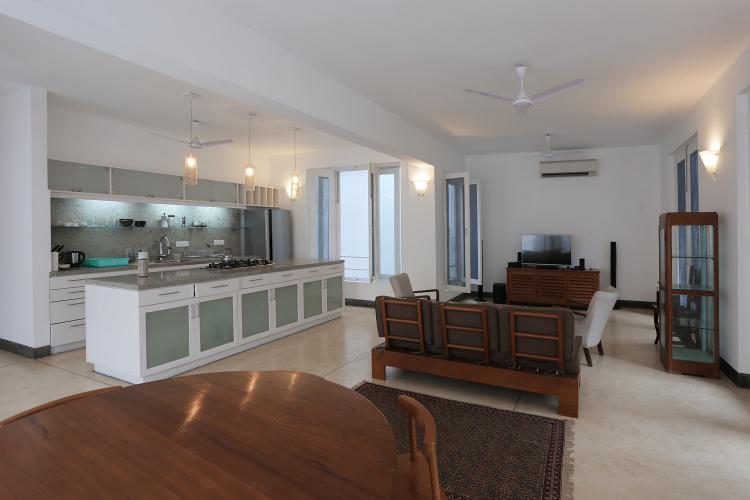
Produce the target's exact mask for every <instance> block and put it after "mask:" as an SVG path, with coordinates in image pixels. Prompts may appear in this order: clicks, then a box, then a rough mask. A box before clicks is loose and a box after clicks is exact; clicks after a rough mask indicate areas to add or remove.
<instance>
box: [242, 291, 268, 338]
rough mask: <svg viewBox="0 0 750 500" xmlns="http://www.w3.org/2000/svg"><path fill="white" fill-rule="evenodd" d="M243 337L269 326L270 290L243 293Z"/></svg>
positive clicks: (256, 333)
mask: <svg viewBox="0 0 750 500" xmlns="http://www.w3.org/2000/svg"><path fill="white" fill-rule="evenodd" d="M241 300H242V338H243V339H246V338H248V337H252V336H253V335H258V334H259V333H265V332H267V331H268V330H269V329H270V328H269V309H268V290H258V291H257V292H250V293H245V294H242V295H241Z"/></svg>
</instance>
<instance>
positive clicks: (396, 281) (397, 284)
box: [388, 273, 440, 302]
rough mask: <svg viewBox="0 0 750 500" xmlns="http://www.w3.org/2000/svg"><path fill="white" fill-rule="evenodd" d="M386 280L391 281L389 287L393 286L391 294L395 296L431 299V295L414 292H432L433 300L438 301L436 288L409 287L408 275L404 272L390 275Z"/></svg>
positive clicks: (438, 295) (438, 296) (438, 292)
mask: <svg viewBox="0 0 750 500" xmlns="http://www.w3.org/2000/svg"><path fill="white" fill-rule="evenodd" d="M388 281H390V283H391V288H393V295H394V296H395V297H399V298H402V299H403V298H412V297H418V298H424V299H429V300H432V297H430V296H429V295H416V294H418V293H421V294H426V293H434V294H435V302H440V291H439V290H438V289H437V288H428V289H426V290H414V289H413V288H412V287H411V280H410V279H409V275H408V274H406V273H401V274H396V275H395V276H391V277H390V278H389V279H388Z"/></svg>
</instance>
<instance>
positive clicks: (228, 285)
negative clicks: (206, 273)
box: [195, 278, 240, 297]
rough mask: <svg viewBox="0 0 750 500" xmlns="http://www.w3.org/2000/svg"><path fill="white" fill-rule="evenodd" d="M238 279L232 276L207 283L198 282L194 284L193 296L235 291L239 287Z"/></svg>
mask: <svg viewBox="0 0 750 500" xmlns="http://www.w3.org/2000/svg"><path fill="white" fill-rule="evenodd" d="M239 285H240V283H239V280H238V279H236V278H233V279H231V280H221V281H209V282H207V283H198V284H196V285H195V296H196V297H207V296H209V295H217V294H220V293H231V292H236V291H237V290H239V288H240V286H239Z"/></svg>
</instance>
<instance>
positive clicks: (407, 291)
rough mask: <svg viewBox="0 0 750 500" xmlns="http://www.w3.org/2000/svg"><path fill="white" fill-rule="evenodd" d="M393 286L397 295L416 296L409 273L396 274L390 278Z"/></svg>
mask: <svg viewBox="0 0 750 500" xmlns="http://www.w3.org/2000/svg"><path fill="white" fill-rule="evenodd" d="M388 281H390V282H391V288H393V295H394V296H396V297H414V289H413V288H412V286H411V281H410V280H409V275H408V274H406V273H401V274H396V275H394V276H391V277H390V278H388Z"/></svg>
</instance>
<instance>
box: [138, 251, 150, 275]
mask: <svg viewBox="0 0 750 500" xmlns="http://www.w3.org/2000/svg"><path fill="white" fill-rule="evenodd" d="M146 276H148V252H138V277H139V278H145V277H146Z"/></svg>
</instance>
